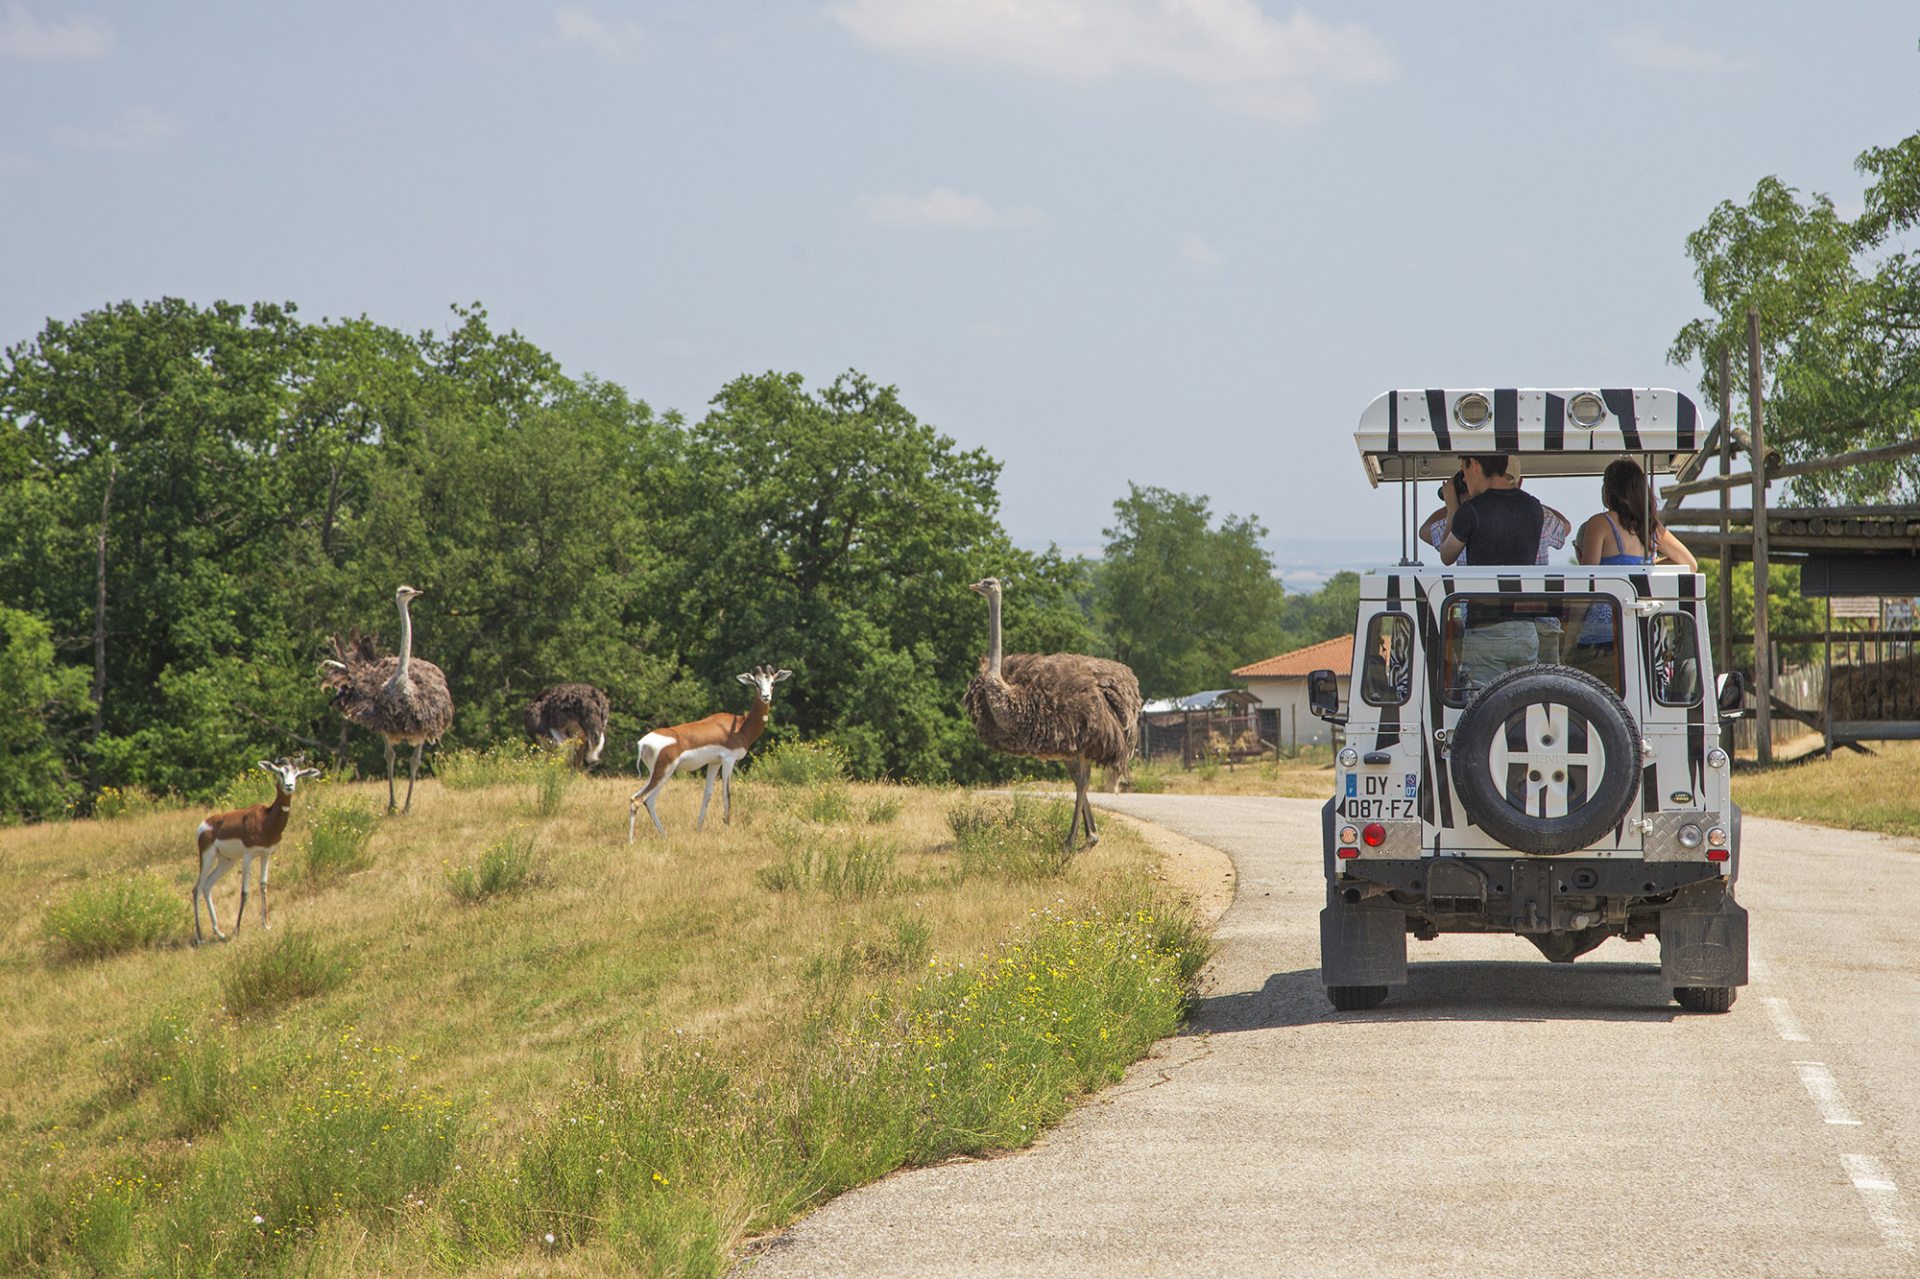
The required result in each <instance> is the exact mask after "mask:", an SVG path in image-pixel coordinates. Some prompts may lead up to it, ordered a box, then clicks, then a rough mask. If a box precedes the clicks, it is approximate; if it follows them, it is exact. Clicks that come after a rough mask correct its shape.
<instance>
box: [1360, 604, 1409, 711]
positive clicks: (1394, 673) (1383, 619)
mask: <svg viewBox="0 0 1920 1279" xmlns="http://www.w3.org/2000/svg"><path fill="white" fill-rule="evenodd" d="M1365 652H1366V665H1365V667H1364V668H1363V674H1362V675H1361V678H1360V696H1361V697H1363V698H1365V699H1366V701H1367V703H1368V704H1369V705H1372V706H1398V705H1399V704H1400V703H1402V702H1404V701H1406V700H1407V697H1408V695H1409V694H1410V693H1411V692H1412V691H1413V619H1412V618H1410V617H1408V616H1407V615H1406V614H1405V613H1377V614H1375V615H1374V618H1373V620H1372V621H1371V622H1369V623H1368V624H1367V646H1366V649H1365Z"/></svg>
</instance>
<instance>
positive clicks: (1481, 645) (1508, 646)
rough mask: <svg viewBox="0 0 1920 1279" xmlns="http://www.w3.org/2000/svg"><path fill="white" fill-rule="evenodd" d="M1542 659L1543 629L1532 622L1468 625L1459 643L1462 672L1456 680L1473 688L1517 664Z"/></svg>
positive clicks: (1530, 662) (1521, 664) (1527, 663)
mask: <svg viewBox="0 0 1920 1279" xmlns="http://www.w3.org/2000/svg"><path fill="white" fill-rule="evenodd" d="M1539 660H1540V630H1539V628H1538V627H1536V626H1535V625H1534V624H1533V623H1532V622H1489V623H1487V624H1486V625H1484V626H1469V627H1468V628H1467V632H1466V634H1465V635H1464V636H1463V637H1462V638H1461V642H1460V671H1459V675H1458V677H1457V680H1456V682H1457V683H1459V684H1462V685H1468V686H1471V687H1476V688H1477V687H1480V686H1481V685H1484V684H1488V683H1490V682H1492V680H1493V678H1494V677H1495V676H1497V675H1500V674H1502V673H1503V672H1505V671H1510V670H1512V669H1513V668H1514V667H1516V666H1530V665H1532V664H1533V663H1534V662H1537V661H1539Z"/></svg>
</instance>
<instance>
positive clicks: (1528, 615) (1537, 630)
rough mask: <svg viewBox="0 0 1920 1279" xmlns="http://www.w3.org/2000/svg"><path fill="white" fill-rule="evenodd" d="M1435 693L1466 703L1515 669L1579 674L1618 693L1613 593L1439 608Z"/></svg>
mask: <svg viewBox="0 0 1920 1279" xmlns="http://www.w3.org/2000/svg"><path fill="white" fill-rule="evenodd" d="M1441 617H1442V630H1443V632H1444V634H1443V635H1442V640H1441V643H1442V649H1441V662H1440V679H1441V692H1442V695H1443V696H1444V697H1445V698H1446V701H1447V704H1448V705H1449V706H1464V705H1466V702H1467V699H1468V698H1469V697H1471V696H1472V695H1473V694H1474V692H1475V691H1476V690H1477V689H1479V688H1482V687H1484V686H1485V685H1487V684H1489V683H1491V682H1492V681H1493V680H1494V679H1495V678H1497V677H1498V676H1499V675H1500V674H1501V673H1503V672H1505V671H1508V670H1511V669H1512V668H1513V667H1516V666H1528V665H1531V664H1533V663H1535V662H1544V663H1546V664H1548V665H1551V666H1570V667H1573V668H1574V669H1575V670H1582V671H1585V672H1586V673H1587V674H1589V675H1592V676H1593V677H1594V678H1596V679H1598V680H1600V681H1601V682H1602V683H1604V684H1605V685H1607V687H1609V688H1611V689H1612V690H1613V691H1614V692H1616V693H1619V692H1621V691H1622V690H1623V685H1622V682H1621V678H1620V609H1619V607H1618V601H1616V600H1615V599H1614V598H1613V597H1612V596H1611V595H1569V594H1559V593H1555V594H1550V595H1526V594H1521V593H1519V592H1511V593H1507V592H1503V593H1501V594H1498V595H1455V596H1453V597H1452V598H1450V599H1449V600H1447V602H1446V604H1445V605H1444V606H1443V607H1442V609H1441Z"/></svg>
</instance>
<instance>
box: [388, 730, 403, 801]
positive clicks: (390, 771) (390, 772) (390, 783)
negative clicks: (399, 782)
mask: <svg viewBox="0 0 1920 1279" xmlns="http://www.w3.org/2000/svg"><path fill="white" fill-rule="evenodd" d="M399 807H400V804H399V801H397V800H395V799H394V797H393V743H392V742H388V743H387V812H388V814H389V815H391V814H392V813H393V811H394V810H395V809H397V808H399Z"/></svg>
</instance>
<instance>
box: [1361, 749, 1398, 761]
mask: <svg viewBox="0 0 1920 1279" xmlns="http://www.w3.org/2000/svg"><path fill="white" fill-rule="evenodd" d="M1360 760H1361V762H1362V763H1365V764H1391V763H1393V756H1392V755H1390V754H1388V753H1387V752H1386V751H1368V752H1367V753H1366V754H1365V755H1362V756H1361V757H1360Z"/></svg>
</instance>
